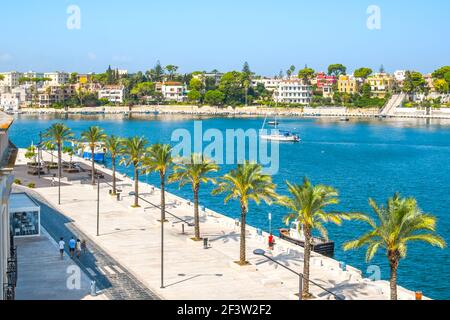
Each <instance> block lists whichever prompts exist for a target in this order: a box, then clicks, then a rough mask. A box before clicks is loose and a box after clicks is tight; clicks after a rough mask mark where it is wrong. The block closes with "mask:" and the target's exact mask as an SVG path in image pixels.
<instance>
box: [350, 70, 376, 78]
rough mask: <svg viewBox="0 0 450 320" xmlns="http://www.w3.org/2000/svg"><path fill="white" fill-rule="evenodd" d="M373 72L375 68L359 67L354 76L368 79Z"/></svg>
mask: <svg viewBox="0 0 450 320" xmlns="http://www.w3.org/2000/svg"><path fill="white" fill-rule="evenodd" d="M372 73H373V70H372V69H370V68H359V69H356V70H355V72H354V76H355V77H356V78H363V79H367V78H368V77H369V76H370V75H371V74H372Z"/></svg>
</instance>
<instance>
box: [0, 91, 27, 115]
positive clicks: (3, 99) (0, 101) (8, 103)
mask: <svg viewBox="0 0 450 320" xmlns="http://www.w3.org/2000/svg"><path fill="white" fill-rule="evenodd" d="M21 102H22V101H21V99H20V93H2V94H1V95H0V108H1V109H2V110H3V111H17V110H19V107H20V104H21Z"/></svg>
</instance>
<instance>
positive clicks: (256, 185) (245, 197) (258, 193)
mask: <svg viewBox="0 0 450 320" xmlns="http://www.w3.org/2000/svg"><path fill="white" fill-rule="evenodd" d="M220 193H225V194H226V197H225V203H227V202H228V201H229V200H230V199H238V200H239V202H240V207H241V235H240V255H239V265H241V266H243V265H247V264H248V262H247V260H246V255H245V250H246V244H245V229H246V218H247V213H248V204H249V201H251V200H253V201H254V202H255V203H256V204H259V203H260V202H261V201H264V202H266V203H268V204H270V203H271V202H272V200H274V199H275V198H276V197H277V195H276V193H275V184H273V183H272V177H271V176H269V175H265V174H263V173H262V167H261V165H259V164H254V163H249V162H245V163H244V164H239V165H238V166H237V169H234V170H231V171H230V172H229V173H227V174H225V175H224V176H223V177H222V178H221V181H220V182H219V184H218V186H217V188H215V189H214V190H213V194H214V195H217V194H220Z"/></svg>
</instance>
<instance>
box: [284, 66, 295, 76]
mask: <svg viewBox="0 0 450 320" xmlns="http://www.w3.org/2000/svg"><path fill="white" fill-rule="evenodd" d="M294 72H295V66H294V65H292V66H290V67H289V69H287V70H286V74H287V76H288V78H290V77H291V76H292V75H293V74H294Z"/></svg>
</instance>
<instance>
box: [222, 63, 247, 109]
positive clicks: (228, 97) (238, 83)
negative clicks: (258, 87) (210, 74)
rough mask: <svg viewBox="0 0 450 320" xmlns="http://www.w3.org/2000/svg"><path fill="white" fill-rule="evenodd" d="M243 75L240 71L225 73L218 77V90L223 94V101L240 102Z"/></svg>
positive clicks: (242, 96)
mask: <svg viewBox="0 0 450 320" xmlns="http://www.w3.org/2000/svg"><path fill="white" fill-rule="evenodd" d="M242 89H243V76H242V74H241V73H240V72H237V71H231V72H227V73H225V74H224V75H223V76H222V78H221V79H220V84H219V90H220V91H222V92H223V93H224V95H225V102H226V103H227V104H230V105H238V104H241V103H242V102H243V100H244V94H243V91H242Z"/></svg>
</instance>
